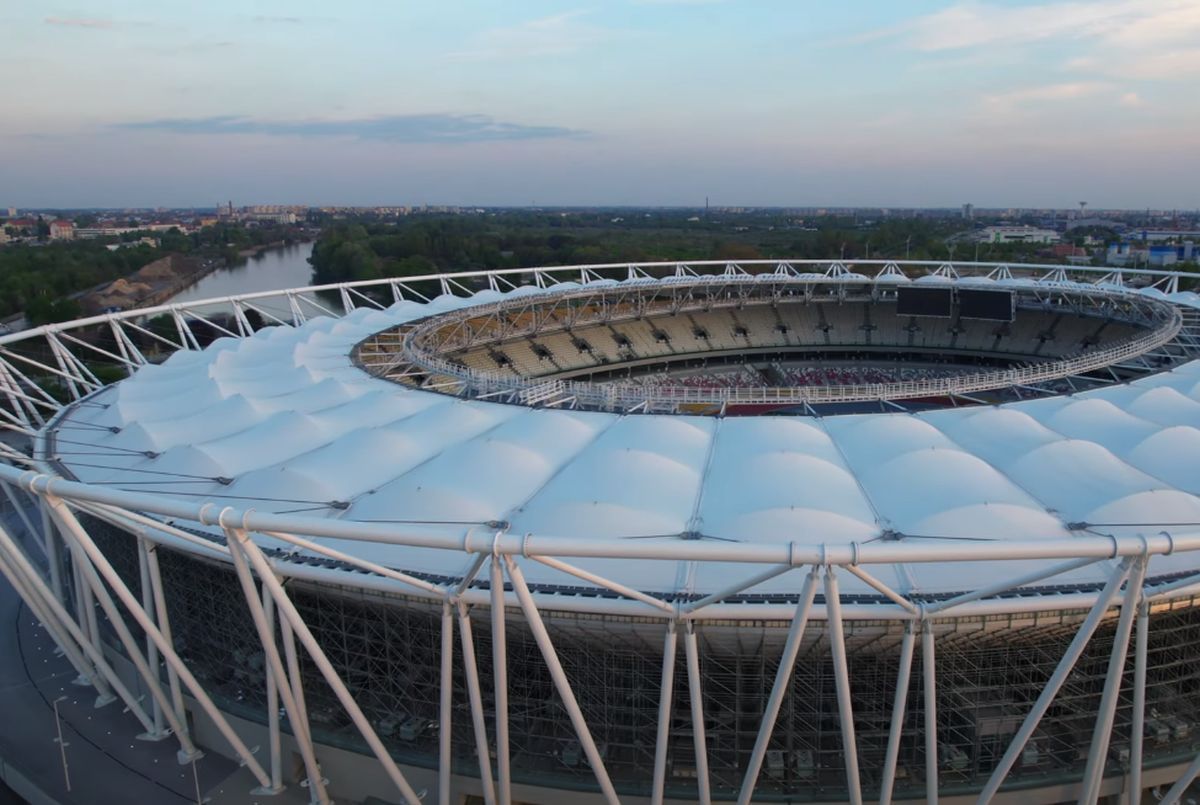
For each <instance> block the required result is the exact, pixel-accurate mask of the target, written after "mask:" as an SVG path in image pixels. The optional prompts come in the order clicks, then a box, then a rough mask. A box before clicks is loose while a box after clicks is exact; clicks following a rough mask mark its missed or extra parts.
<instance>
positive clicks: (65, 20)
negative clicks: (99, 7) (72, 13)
mask: <svg viewBox="0 0 1200 805" xmlns="http://www.w3.org/2000/svg"><path fill="white" fill-rule="evenodd" d="M45 22H46V24H47V25H60V26H63V27H65V28H92V29H101V28H111V27H113V23H112V20H102V19H93V18H87V17H46V20H45Z"/></svg>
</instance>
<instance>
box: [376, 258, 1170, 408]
mask: <svg viewBox="0 0 1200 805" xmlns="http://www.w3.org/2000/svg"><path fill="white" fill-rule="evenodd" d="M722 279H723V280H725V281H728V282H731V283H732V284H734V285H737V284H750V283H755V284H757V283H758V282H759V280H758V278H756V277H750V276H746V277H725V278H722ZM868 283H869V281H868ZM680 287H686V286H675V288H673V290H676V291H678V290H679V289H680ZM1072 293H1074V294H1081V295H1087V296H1091V295H1095V296H1101V297H1103V298H1104V299H1105V300H1109V301H1111V300H1120V299H1122V298H1126V299H1135V300H1136V301H1137V303H1138V304H1139V305H1143V306H1147V307H1148V308H1150V311H1151V316H1153V317H1156V318H1157V322H1154V323H1155V324H1156V325H1157V326H1155V327H1153V329H1151V330H1149V331H1148V332H1143V333H1140V334H1138V335H1135V336H1132V337H1130V338H1127V339H1124V340H1121V341H1117V342H1115V343H1113V344H1111V345H1108V346H1106V347H1104V348H1101V349H1094V350H1087V351H1084V352H1078V353H1074V354H1071V355H1068V356H1066V357H1062V358H1059V359H1057V360H1047V361H1041V362H1038V363H1036V364H1033V365H1028V366H1019V367H1012V368H1007V369H997V370H992V371H983V372H970V373H964V374H960V375H955V376H951V377H937V378H926V379H920V380H906V381H900V382H892V383H864V384H845V385H834V386H788V387H711V388H700V387H690V386H682V385H677V384H672V383H670V382H664V383H650V384H646V383H632V382H627V381H613V382H605V383H592V382H587V381H578V380H569V379H555V378H552V377H546V376H521V375H514V374H505V373H500V372H495V371H491V370H487V369H479V368H476V367H470V366H466V365H464V364H462V363H458V362H456V361H452V360H447V359H445V358H443V357H440V356H439V354H438V352H439V351H440V350H441V349H443V348H444V347H445V346H447V345H449V346H451V347H461V346H462V344H461V343H458V342H456V341H455V340H454V337H453V336H451V337H449V338H446V337H445V336H444V335H439V333H442V334H444V333H445V332H446V331H447V330H452V329H453V327H452V325H453V323H455V322H463V321H465V320H466V319H468V318H481V317H484V316H487V315H492V314H495V313H498V312H501V311H503V310H504V309H505V308H509V307H512V303H491V304H487V305H481V306H478V307H471V308H466V309H462V310H458V311H455V312H454V313H451V314H446V315H445V316H434V317H431V318H429V319H426V320H424V321H423V322H421V323H419V324H417V325H416V326H415V327H410V328H408V329H407V331H406V332H404V333H403V334H402V337H396V338H393V339H391V340H389V342H388V343H386V344H384V343H381V342H380V340H378V336H379V335H383V334H377V336H376V337H375V340H372V339H367V340H366V341H364V342H362V343H360V344H359V345H358V347H357V348H356V351H355V357H356V359H357V360H358V361H359V363H360V365H361V366H363V368H364V369H366V370H367V371H368V372H370V373H371V374H373V375H376V376H378V377H386V378H389V379H401V380H408V379H410V378H411V379H413V381H415V376H414V375H413V373H412V372H411V367H417V368H418V369H420V370H422V373H424V374H426V376H430V375H433V376H436V377H437V382H436V383H433V384H431V386H432V387H433V388H435V389H436V390H442V391H451V392H454V393H458V394H465V395H467V396H474V397H482V398H500V399H507V400H509V401H519V402H521V403H523V404H526V405H545V406H554V405H568V406H570V407H573V408H585V409H596V410H604V411H637V410H641V411H656V412H662V411H678V410H680V409H681V408H690V407H695V408H705V407H710V408H711V407H724V406H729V405H771V406H774V405H790V406H795V405H804V404H829V403H863V402H877V401H883V400H914V399H922V398H931V397H947V396H964V395H969V394H973V393H978V392H983V391H989V390H996V389H1003V388H1011V387H1013V386H1031V385H1036V384H1038V383H1046V382H1049V381H1054V380H1059V379H1062V378H1066V377H1071V376H1077V375H1082V374H1086V373H1088V372H1092V371H1095V370H1097V369H1103V368H1104V367H1107V366H1112V365H1113V364H1117V363H1120V362H1122V361H1126V360H1129V359H1132V358H1136V357H1138V356H1140V355H1144V354H1146V353H1148V352H1151V351H1153V350H1155V349H1157V348H1159V347H1161V346H1163V345H1164V344H1167V343H1169V342H1170V341H1172V340H1173V339H1174V338H1175V337H1176V336H1177V335H1178V334H1179V332H1180V330H1181V329H1182V326H1183V317H1182V314H1181V313H1180V312H1179V310H1178V308H1176V307H1175V306H1174V305H1171V304H1169V303H1167V302H1159V301H1157V300H1151V299H1148V298H1146V297H1145V296H1142V295H1140V294H1134V293H1132V292H1128V291H1117V290H1113V289H1094V290H1087V291H1082V292H1078V291H1073V292H1072ZM574 295H576V296H578V295H580V292H575V294H574ZM537 298H538V297H534V300H536V299H537ZM736 301H737V300H723V301H722V302H721V303H719V304H717V305H712V307H718V306H733V305H734V304H736ZM863 301H868V300H866V299H864V300H863ZM666 312H669V307H668V306H666V305H662V304H658V305H654V304H652V305H650V306H649V307H647V315H653V314H654V313H666ZM623 318H634V316H633V315H629V314H627V315H625V316H624V317H623ZM559 329H561V327H560V328H559ZM385 333H387V334H389V335H392V334H396V330H394V329H393V330H390V331H385ZM519 334H520V333H517V335H519ZM539 334H541V335H544V334H545V333H539ZM513 335H514V334H513V333H507V334H506V338H511V337H512V336H513ZM368 344H370V345H371V346H372V347H373V349H375V350H376V351H375V352H373V354H372V356H371V357H372V359H373V360H371V361H366V360H364V359H363V354H362V353H363V350H364V347H365V346H366V345H368ZM482 345H486V341H485V342H474V343H472V346H473V347H476V348H478V347H480V346H482ZM393 350H394V352H392V355H391V356H390V357H387V358H386V359H385V360H378V358H379V357H380V356H381V355H387V354H388V352H390V351H393ZM662 357H664V358H666V357H670V356H667V355H664V356H662ZM598 368H599V367H598ZM398 369H399V370H401V372H400V373H399V374H397V370H398Z"/></svg>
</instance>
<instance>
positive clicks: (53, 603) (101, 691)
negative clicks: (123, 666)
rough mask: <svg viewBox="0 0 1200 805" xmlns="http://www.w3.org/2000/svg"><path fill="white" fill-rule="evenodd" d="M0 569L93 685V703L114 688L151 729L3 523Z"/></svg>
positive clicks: (108, 697)
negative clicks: (94, 695)
mask: <svg viewBox="0 0 1200 805" xmlns="http://www.w3.org/2000/svg"><path fill="white" fill-rule="evenodd" d="M6 555H8V556H9V558H8V560H7V561H6V560H5V558H4V557H5V556H6ZM0 572H3V573H4V576H5V578H7V579H8V580H9V583H10V584H12V586H13V589H15V590H16V591H17V593H18V594H21V592H22V590H23V589H24V591H25V595H23V596H22V598H23V600H24V601H25V602H26V603H27V604H28V605H29V608H30V610H32V611H33V612H34V615H35V616H36V617H37V618H38V620H40V621H41V622H42V624H43V625H45V626H46V628H47V629H48V630H49V631H50V634H51V637H53V638H54V641H55V643H56V644H57V645H58V646H59V647H60V648H62V650H63V653H64V654H65V655H66V656H67V659H68V660H70V661H71V665H72V666H73V667H74V668H75V670H76V671H78V672H79V675H80V679H83V680H84V681H85V682H86V683H88V684H90V685H92V686H93V687H94V688H95V689H96V693H97V699H96V706H97V707H103V706H104V705H106V704H108V703H110V702H112V701H113V699H114V696H113V691H116V693H117V695H118V696H120V697H121V700H122V701H123V702H125V705H126V706H127V707H128V708H129V709H130V711H131V712H132V713H133V714H134V715H135V716H136V717H137V719H138V721H139V722H141V724H142V726H143V727H145V728H146V730H151V729H153V728H154V723H153V722H152V721H151V720H150V717H149V716H148V715H146V711H145V710H143V709H142V706H141V705H140V704H138V700H137V698H135V697H134V695H133V694H132V693H131V692H130V691H129V690H128V689H127V688H126V687H125V685H124V684H122V683H121V680H120V678H119V677H118V676H117V675H116V673H115V672H114V671H113V670H112V668H110V667H109V665H108V663H107V662H106V661H105V660H104V655H103V654H102V653H101V652H100V651H99V649H97V648H96V647H95V646H93V645H92V643H91V641H90V640H88V638H87V635H85V634H84V633H83V630H82V629H80V628H79V624H77V623H76V622H75V619H74V618H72V617H71V614H70V613H69V612H67V610H66V607H65V606H63V603H62V602H61V601H60V600H59V599H58V598H57V597H55V595H54V593H53V592H52V591H51V590H50V589H48V588H47V587H46V582H45V580H44V579H42V577H41V576H40V575H38V572H37V569H36V568H34V566H33V564H32V563H31V562H30V561H29V559H28V557H26V556H25V554H24V553H22V552H21V549H20V547H19V546H17V544H16V542H15V541H14V540H13V539H12V538H11V537H10V536H9V534H8V532H7V531H5V529H4V528H3V526H0ZM80 652H82V654H81V653H80ZM110 685H111V686H112V687H111V689H110V687H109V686H110Z"/></svg>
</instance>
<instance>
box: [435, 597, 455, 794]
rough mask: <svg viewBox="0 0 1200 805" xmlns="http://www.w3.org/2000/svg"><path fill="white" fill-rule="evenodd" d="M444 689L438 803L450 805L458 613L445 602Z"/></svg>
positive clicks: (441, 697)
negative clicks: (455, 627)
mask: <svg viewBox="0 0 1200 805" xmlns="http://www.w3.org/2000/svg"><path fill="white" fill-rule="evenodd" d="M440 659H441V664H442V669H441V671H442V676H441V690H440V691H438V692H439V694H440V697H439V702H438V805H450V773H451V768H450V764H451V757H450V749H451V746H450V726H451V724H452V723H453V721H454V614H453V613H452V612H451V611H450V602H449V601H443V602H442V656H441V657H440Z"/></svg>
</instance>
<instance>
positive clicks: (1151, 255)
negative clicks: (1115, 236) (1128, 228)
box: [1104, 240, 1200, 268]
mask: <svg viewBox="0 0 1200 805" xmlns="http://www.w3.org/2000/svg"><path fill="white" fill-rule="evenodd" d="M1104 257H1105V261H1106V262H1107V263H1108V264H1109V265H1112V266H1126V265H1133V266H1136V265H1147V266H1158V267H1160V268H1161V267H1163V266H1173V265H1175V264H1176V263H1187V262H1193V261H1195V260H1197V259H1200V249H1197V248H1196V244H1195V242H1193V241H1190V240H1187V241H1184V242H1183V243H1178V244H1174V243H1168V244H1153V245H1150V246H1143V247H1141V248H1136V247H1134V246H1133V244H1130V243H1114V244H1112V245H1111V246H1109V247H1108V251H1107V252H1106V253H1105V255H1104Z"/></svg>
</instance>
